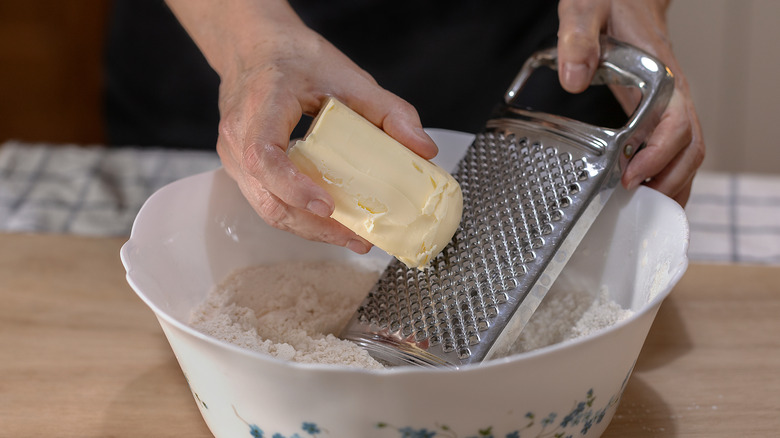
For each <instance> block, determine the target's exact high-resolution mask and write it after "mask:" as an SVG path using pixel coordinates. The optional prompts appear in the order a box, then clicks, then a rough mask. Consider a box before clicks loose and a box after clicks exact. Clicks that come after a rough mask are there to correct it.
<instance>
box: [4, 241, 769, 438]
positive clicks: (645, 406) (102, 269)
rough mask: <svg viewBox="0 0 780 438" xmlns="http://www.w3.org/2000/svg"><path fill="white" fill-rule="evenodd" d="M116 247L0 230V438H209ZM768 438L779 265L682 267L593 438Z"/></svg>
mask: <svg viewBox="0 0 780 438" xmlns="http://www.w3.org/2000/svg"><path fill="white" fill-rule="evenodd" d="M123 242H124V239H102V238H101V239H94V238H83V237H72V236H55V235H48V236H42V235H15V234H0V437H14V438H24V437H36V438H37V437H58V438H61V437H79V438H91V437H134V438H135V437H169V436H170V437H187V438H198V437H210V436H211V435H210V433H209V431H208V429H207V428H206V426H205V424H204V422H203V420H202V419H201V417H200V414H199V413H198V410H197V408H196V406H195V403H194V401H193V398H192V396H191V394H190V391H189V390H188V388H187V383H186V382H185V380H184V377H183V375H182V373H181V372H180V370H179V368H178V365H177V363H176V361H175V359H174V357H173V354H172V353H171V351H170V349H169V347H168V344H167V342H166V341H165V339H164V337H163V334H162V331H161V330H160V328H159V326H158V324H157V321H156V319H155V318H154V316H153V314H152V312H151V311H150V310H148V309H147V308H146V307H145V305H144V304H143V303H142V302H141V300H139V299H138V298H137V297H136V296H135V294H134V293H133V292H132V290H131V289H130V287H129V286H127V283H126V282H125V279H124V269H123V268H122V265H121V263H120V261H119V247H120V246H121V245H122V243H123ZM778 434H780V267H748V266H718V265H693V266H691V267H690V269H689V270H688V272H687V274H686V275H685V277H684V278H683V279H682V281H681V282H680V284H679V285H678V286H677V288H676V289H675V290H674V292H673V293H672V295H671V297H670V298H669V299H667V301H666V302H665V303H664V304H663V306H662V307H661V310H660V311H659V314H658V318H657V319H656V322H655V324H654V326H653V328H652V330H651V331H650V335H649V337H648V339H647V342H646V344H645V348H644V350H643V351H642V354H641V356H640V358H639V361H638V363H637V365H636V369H635V372H634V374H633V376H632V377H631V379H630V381H629V384H628V387H627V389H626V392H625V395H624V397H623V400H622V402H621V404H620V407H619V408H618V411H617V414H616V416H615V418H614V420H613V421H612V424H611V425H610V427H609V429H608V430H607V432H606V434H605V435H604V436H605V437H708V438H709V437H748V436H754V437H770V436H778ZM367 438H370V437H367Z"/></svg>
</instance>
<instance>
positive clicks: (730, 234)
mask: <svg viewBox="0 0 780 438" xmlns="http://www.w3.org/2000/svg"><path fill="white" fill-rule="evenodd" d="M686 213H687V215H688V221H689V222H690V227H691V246H690V249H689V256H690V259H691V260H692V261H707V262H723V263H758V264H774V265H778V264H780V175H778V174H773V175H758V174H727V173H710V172H700V173H699V174H698V175H697V176H696V179H695V180H694V185H693V190H692V192H691V198H690V200H689V201H688V205H687V207H686Z"/></svg>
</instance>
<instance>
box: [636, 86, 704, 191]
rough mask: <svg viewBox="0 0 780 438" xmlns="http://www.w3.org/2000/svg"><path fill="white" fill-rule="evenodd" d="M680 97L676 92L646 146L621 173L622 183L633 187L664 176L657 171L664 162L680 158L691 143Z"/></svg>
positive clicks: (661, 167) (668, 162) (685, 112)
mask: <svg viewBox="0 0 780 438" xmlns="http://www.w3.org/2000/svg"><path fill="white" fill-rule="evenodd" d="M681 99H682V98H681V97H680V95H679V93H675V95H673V96H672V100H671V101H670V102H669V106H668V107H667V109H666V111H665V112H664V113H663V114H662V116H661V120H660V122H659V123H658V126H656V128H655V130H654V131H653V133H652V134H651V135H650V138H649V139H648V140H647V146H646V147H645V148H644V149H642V150H641V151H639V152H638V153H637V154H636V155H635V156H634V158H633V159H632V160H631V161H630V162H629V164H628V166H627V167H626V170H625V171H624V172H623V176H622V182H623V185H624V186H625V187H626V188H627V189H629V190H632V189H634V188H636V187H637V186H639V184H641V183H642V182H643V181H645V180H646V179H648V178H652V177H656V178H658V177H661V176H663V175H660V174H661V172H663V171H664V169H665V168H666V167H667V166H670V165H672V164H676V163H673V161H674V160H679V159H681V158H680V157H678V154H680V153H681V151H684V150H685V149H686V148H687V147H688V146H689V145H690V144H691V142H692V140H693V134H692V127H691V121H690V119H689V117H688V113H687V111H686V109H685V107H684V106H683V103H682V100H681ZM693 158H694V157H693V156H691V157H690V158H689V159H688V160H686V164H687V162H688V161H690V162H691V164H692V162H693ZM694 169H695V168H692V169H689V171H693V170H694ZM666 172H667V173H668V172H669V171H668V170H667V171H666ZM677 178H678V179H679V178H681V176H677ZM677 182H679V181H677Z"/></svg>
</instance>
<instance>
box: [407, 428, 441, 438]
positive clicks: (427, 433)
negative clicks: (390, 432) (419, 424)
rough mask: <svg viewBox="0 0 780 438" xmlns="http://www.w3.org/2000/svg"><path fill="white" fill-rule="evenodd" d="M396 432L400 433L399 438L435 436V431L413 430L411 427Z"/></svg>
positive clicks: (429, 437) (428, 437) (431, 437)
mask: <svg viewBox="0 0 780 438" xmlns="http://www.w3.org/2000/svg"><path fill="white" fill-rule="evenodd" d="M398 432H401V438H433V437H434V436H436V432H435V431H428V429H420V430H415V429H412V428H411V427H404V428H401V429H398Z"/></svg>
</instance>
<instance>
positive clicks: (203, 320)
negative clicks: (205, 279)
mask: <svg viewBox="0 0 780 438" xmlns="http://www.w3.org/2000/svg"><path fill="white" fill-rule="evenodd" d="M378 278H379V272H377V271H371V270H366V269H361V268H359V267H355V266H353V265H350V264H346V263H331V262H328V263H325V262H317V263H303V262H290V263H279V264H275V265H267V266H256V267H251V268H247V269H243V270H240V271H238V272H235V273H234V274H233V275H231V276H229V277H228V278H227V279H226V280H225V281H223V282H222V283H221V284H220V285H219V286H218V287H217V288H215V289H214V290H213V291H212V292H211V293H210V294H209V296H208V297H207V298H206V300H205V302H203V304H201V305H200V306H199V307H198V308H197V309H195V311H194V312H193V314H192V319H191V321H190V324H191V325H192V326H193V327H194V328H196V329H197V330H200V331H201V332H204V333H206V334H209V335H211V336H214V337H216V338H218V339H220V340H223V341H226V342H229V343H232V344H235V345H238V346H240V347H244V348H247V349H249V350H254V351H258V352H261V353H265V354H269V355H271V356H273V357H276V358H278V359H282V360H290V361H294V362H304V363H323V364H340V365H347V366H354V367H360V368H368V369H375V368H382V365H380V364H379V363H378V362H377V361H375V360H374V359H373V358H372V357H371V356H369V355H368V353H367V352H366V351H365V350H363V349H362V348H360V347H359V346H357V345H356V344H354V343H352V342H350V341H345V340H342V339H339V338H338V337H336V334H338V332H339V331H340V330H341V328H342V327H343V326H344V325H345V324H346V323H347V320H348V319H349V318H350V317H351V316H352V314H353V313H354V312H355V309H357V307H358V305H359V304H360V302H361V301H362V300H363V298H365V296H366V293H368V291H369V290H370V289H371V286H373V284H374V283H376V280H377V279H378Z"/></svg>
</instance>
